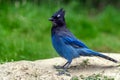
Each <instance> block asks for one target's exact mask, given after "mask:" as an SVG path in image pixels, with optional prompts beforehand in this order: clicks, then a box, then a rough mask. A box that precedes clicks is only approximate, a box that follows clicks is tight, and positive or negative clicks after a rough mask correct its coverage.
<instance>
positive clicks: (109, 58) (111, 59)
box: [96, 53, 118, 63]
mask: <svg viewBox="0 0 120 80" xmlns="http://www.w3.org/2000/svg"><path fill="white" fill-rule="evenodd" d="M96 56H99V57H102V58H104V59H107V60H110V61H112V62H115V63H117V62H118V61H117V60H115V59H113V58H111V57H109V56H106V55H104V54H100V53H98V54H97V55H96Z"/></svg>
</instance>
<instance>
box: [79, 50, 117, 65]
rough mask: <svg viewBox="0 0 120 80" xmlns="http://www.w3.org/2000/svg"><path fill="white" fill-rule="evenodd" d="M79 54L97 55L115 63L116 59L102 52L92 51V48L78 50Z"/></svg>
mask: <svg viewBox="0 0 120 80" xmlns="http://www.w3.org/2000/svg"><path fill="white" fill-rule="evenodd" d="M80 55H81V56H98V57H102V58H104V59H107V60H110V61H112V62H115V63H117V62H118V61H117V60H115V59H113V58H111V57H109V56H107V55H104V54H101V53H99V52H96V51H93V50H90V49H83V50H81V51H80Z"/></svg>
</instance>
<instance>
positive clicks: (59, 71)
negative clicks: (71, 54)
mask: <svg viewBox="0 0 120 80" xmlns="http://www.w3.org/2000/svg"><path fill="white" fill-rule="evenodd" d="M57 71H58V73H57V75H58V76H60V75H67V76H71V75H70V73H69V72H68V70H66V69H57Z"/></svg>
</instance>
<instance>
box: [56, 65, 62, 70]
mask: <svg viewBox="0 0 120 80" xmlns="http://www.w3.org/2000/svg"><path fill="white" fill-rule="evenodd" d="M54 68H55V69H64V67H63V66H59V65H57V66H56V65H54Z"/></svg>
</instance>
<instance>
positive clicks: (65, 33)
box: [49, 9, 117, 65]
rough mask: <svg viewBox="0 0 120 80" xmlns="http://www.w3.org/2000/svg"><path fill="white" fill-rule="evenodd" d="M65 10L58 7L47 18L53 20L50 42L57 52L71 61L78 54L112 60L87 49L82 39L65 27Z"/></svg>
mask: <svg viewBox="0 0 120 80" xmlns="http://www.w3.org/2000/svg"><path fill="white" fill-rule="evenodd" d="M64 15H65V12H64V11H63V10H62V9H60V10H59V11H58V12H56V13H55V14H54V15H53V16H52V17H51V18H50V19H49V20H50V21H52V22H53V26H52V29H51V34H52V36H51V37H52V44H53V47H54V48H55V50H56V51H57V53H58V54H59V55H60V56H62V57H64V58H65V59H67V60H68V62H67V63H69V64H70V63H71V62H72V59H74V58H76V57H79V56H99V57H102V58H105V59H108V60H110V61H113V62H117V61H116V60H115V59H112V58H110V57H109V56H106V55H104V54H101V53H99V52H96V51H93V50H91V49H89V48H88V47H87V46H86V45H85V44H84V43H83V42H82V41H80V40H78V39H77V38H76V37H75V36H74V35H73V34H72V33H71V32H70V31H69V30H68V29H67V27H66V23H65V18H64ZM65 65H66V64H65Z"/></svg>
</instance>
